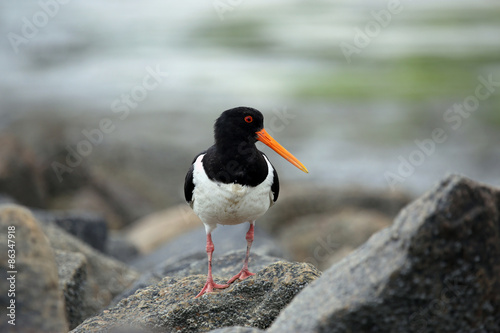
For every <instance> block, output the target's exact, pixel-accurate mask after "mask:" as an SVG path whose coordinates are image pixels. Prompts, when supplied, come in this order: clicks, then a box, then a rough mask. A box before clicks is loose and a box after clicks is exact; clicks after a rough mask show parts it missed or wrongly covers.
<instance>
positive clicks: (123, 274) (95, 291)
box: [43, 224, 139, 318]
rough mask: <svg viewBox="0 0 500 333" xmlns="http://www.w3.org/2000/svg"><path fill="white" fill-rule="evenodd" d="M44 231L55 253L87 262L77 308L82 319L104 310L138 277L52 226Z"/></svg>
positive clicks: (125, 267)
mask: <svg viewBox="0 0 500 333" xmlns="http://www.w3.org/2000/svg"><path fill="white" fill-rule="evenodd" d="M43 231H44V233H45V234H46V235H47V237H48V238H49V240H50V243H51V245H52V247H53V248H54V249H56V250H61V251H64V252H76V253H81V254H82V255H83V256H85V258H86V260H87V263H88V265H87V282H86V288H85V294H84V296H83V303H82V304H81V305H80V311H81V316H82V318H87V317H89V316H91V315H93V314H95V313H96V312H98V311H100V310H101V309H103V308H104V307H105V306H107V305H108V304H109V303H110V302H111V300H112V299H113V298H114V297H115V296H117V295H119V294H120V293H122V292H123V291H124V290H126V289H127V288H128V287H129V286H130V285H131V284H132V283H133V282H134V281H135V280H136V279H137V278H138V277H139V274H138V273H137V272H136V271H134V270H133V269H131V268H129V267H128V266H126V265H125V264H123V263H121V262H119V261H117V260H115V259H112V258H110V257H108V256H106V255H104V254H102V253H101V252H99V251H97V250H95V249H93V248H92V247H90V246H88V245H87V244H85V243H83V242H82V241H80V240H79V239H77V238H76V237H74V236H72V235H70V234H68V233H66V232H65V231H64V230H62V229H61V228H59V227H57V226H55V225H53V224H45V225H44V226H43Z"/></svg>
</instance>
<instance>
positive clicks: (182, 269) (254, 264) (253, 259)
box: [113, 250, 283, 304]
mask: <svg viewBox="0 0 500 333" xmlns="http://www.w3.org/2000/svg"><path fill="white" fill-rule="evenodd" d="M245 253H246V250H240V251H234V252H230V253H227V254H225V255H224V256H217V257H215V256H214V258H213V259H212V272H213V274H215V275H218V276H220V277H222V278H224V279H226V280H229V279H230V278H231V277H232V276H233V275H235V274H236V273H238V272H239V270H240V269H241V266H242V265H243V260H244V258H245ZM282 260H283V259H280V258H276V257H270V256H265V255H259V254H256V253H252V252H251V253H250V260H249V267H250V271H252V272H258V271H260V270H262V269H264V268H265V267H267V266H269V265H271V264H273V263H276V262H278V261H282ZM207 270H208V263H207V254H206V253H205V252H197V253H194V254H192V255H190V256H188V257H185V258H183V259H182V260H178V259H177V258H170V259H169V260H166V261H164V262H163V263H161V264H159V265H157V266H156V267H155V268H154V269H153V270H152V271H151V272H148V273H146V274H143V275H142V276H141V277H140V278H139V279H138V280H137V281H136V282H135V283H134V284H133V285H132V287H130V288H129V289H127V290H126V291H125V292H123V293H122V294H121V295H119V296H117V297H116V298H115V299H114V300H113V304H116V303H118V302H119V301H120V300H122V299H123V298H126V297H129V296H130V295H133V294H134V293H135V292H136V291H137V290H139V289H142V288H146V287H147V286H150V285H152V284H155V283H158V282H160V281H161V280H162V279H163V278H164V277H166V276H172V277H188V276H190V275H198V274H206V273H207Z"/></svg>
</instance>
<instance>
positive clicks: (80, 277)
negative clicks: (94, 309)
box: [55, 250, 87, 329]
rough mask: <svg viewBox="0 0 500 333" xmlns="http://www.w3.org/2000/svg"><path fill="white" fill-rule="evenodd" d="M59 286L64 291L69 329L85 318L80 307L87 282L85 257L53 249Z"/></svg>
mask: <svg viewBox="0 0 500 333" xmlns="http://www.w3.org/2000/svg"><path fill="white" fill-rule="evenodd" d="M55 258H56V263H57V270H58V275H59V287H60V288H61V290H62V291H63V293H64V299H65V303H66V318H67V320H68V323H69V329H73V328H75V327H76V326H78V325H79V324H80V323H81V322H82V321H83V320H84V319H85V318H83V313H82V312H81V311H80V308H81V306H82V304H83V302H84V296H85V288H86V284H87V259H86V258H85V256H84V255H83V254H80V253H75V252H64V251H59V250H56V251H55Z"/></svg>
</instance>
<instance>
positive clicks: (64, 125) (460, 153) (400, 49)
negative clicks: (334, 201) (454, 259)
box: [0, 0, 500, 202]
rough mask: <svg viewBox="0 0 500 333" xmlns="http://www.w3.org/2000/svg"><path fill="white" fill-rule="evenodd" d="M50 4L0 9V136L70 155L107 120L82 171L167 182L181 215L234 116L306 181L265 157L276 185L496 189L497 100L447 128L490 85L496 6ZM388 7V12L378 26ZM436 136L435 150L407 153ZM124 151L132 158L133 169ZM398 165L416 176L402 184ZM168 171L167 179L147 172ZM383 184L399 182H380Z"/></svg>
mask: <svg viewBox="0 0 500 333" xmlns="http://www.w3.org/2000/svg"><path fill="white" fill-rule="evenodd" d="M62 2H63V1H61V3H59V2H57V5H54V3H55V2H54V1H40V2H38V1H24V0H23V1H20V0H19V1H3V2H2V3H1V4H0V32H1V35H2V38H1V39H0V73H1V75H0V117H1V118H0V122H1V125H0V129H1V130H2V131H7V132H11V133H15V134H16V135H17V136H19V137H21V138H23V139H24V140H25V141H26V142H28V144H30V145H33V146H36V149H37V150H38V151H40V150H43V149H44V148H43V147H44V146H54V145H57V144H58V142H57V141H58V140H62V139H64V140H67V142H70V143H72V144H74V145H76V144H77V143H78V142H80V141H81V140H84V139H85V136H84V135H83V134H82V130H84V129H87V130H92V129H95V128H99V122H100V121H101V120H102V119H103V118H109V119H111V120H112V122H113V125H114V126H115V127H114V130H113V131H112V132H111V133H109V134H105V136H104V140H103V142H102V143H100V144H99V145H98V146H97V145H96V147H94V148H93V149H94V151H93V152H92V154H90V155H89V156H87V157H85V161H86V163H89V164H90V165H91V166H96V165H100V164H99V163H101V160H102V159H113V158H115V160H116V161H115V163H114V164H112V167H110V169H113V168H114V169H115V170H119V169H124V168H126V167H127V166H128V167H129V168H131V169H136V170H146V171H145V172H146V174H144V175H143V176H142V177H143V178H147V177H152V178H154V179H155V182H156V183H162V182H164V181H167V180H168V179H174V180H173V181H172V182H173V183H172V184H174V185H175V186H176V187H178V188H179V190H178V191H177V190H175V191H174V192H175V193H174V197H175V199H173V200H172V201H178V202H180V201H182V194H181V190H180V188H181V186H182V183H183V177H184V172H185V170H187V168H188V166H189V163H190V162H191V159H192V157H193V156H194V154H196V153H197V152H199V151H201V150H202V149H205V148H206V147H207V146H208V145H209V144H210V143H211V142H212V124H213V121H214V120H215V118H216V117H217V116H218V115H219V114H220V112H222V111H223V110H226V109H229V108H232V107H235V106H240V105H246V106H252V107H255V108H257V109H259V110H261V111H262V112H263V113H264V115H265V116H266V120H267V123H266V124H267V126H268V127H272V128H271V131H270V132H273V134H274V136H275V138H276V139H278V141H280V142H281V143H282V144H283V145H284V146H285V147H287V148H288V149H289V150H290V151H292V152H293V153H294V155H295V156H297V157H298V158H299V159H300V160H301V161H302V162H303V163H304V164H305V165H306V166H307V167H308V168H309V170H310V174H309V175H305V174H301V173H300V172H299V171H298V170H296V169H295V168H293V167H291V166H290V165H289V164H287V163H286V162H285V161H284V160H282V159H281V158H279V157H278V156H274V155H273V153H269V154H268V155H271V156H272V160H273V163H274V164H275V166H276V167H277V168H278V171H279V172H280V175H281V177H282V178H283V179H286V180H287V181H299V182H312V183H314V184H318V185H328V186H333V187H337V186H338V187H341V186H351V185H354V186H360V187H364V188H380V189H402V190H408V191H411V192H414V193H421V192H422V191H424V190H426V189H428V188H429V187H430V186H431V185H432V184H433V183H435V182H436V181H438V180H439V179H441V178H442V177H443V176H444V175H445V174H446V173H448V172H460V173H464V174H465V175H467V176H469V177H472V178H474V179H476V180H480V181H484V182H488V183H491V184H496V185H500V178H499V175H498V165H499V162H500V147H499V145H498V142H499V138H500V134H499V128H500V91H497V90H500V87H496V88H495V91H494V92H493V93H491V95H490V96H489V97H488V98H486V99H484V100H480V101H479V104H478V105H477V107H476V108H475V109H474V111H473V112H470V114H469V115H468V116H467V117H463V116H460V119H458V118H456V116H457V114H455V113H453V114H452V113H449V114H448V116H450V117H451V116H452V115H454V116H455V118H453V120H450V119H448V120H447V119H446V118H445V114H446V112H451V111H448V110H449V109H450V108H452V107H453V105H454V104H455V103H463V102H464V101H465V100H466V99H467V98H468V97H469V96H474V94H475V93H476V88H477V87H478V85H480V84H481V81H479V80H478V77H479V76H481V77H483V78H484V79H486V80H488V77H490V78H492V80H493V81H494V82H499V81H500V3H499V2H497V1H482V0H479V1H478V0H464V1H439V2H436V1H428V0H424V1H403V0H402V1H400V2H394V1H273V2H268V1H262V0H258V1H192V0H191V1H176V2H174V1H157V0H148V1H141V2H138V1H130V0H121V1H95V0H87V1H65V3H62ZM390 6H395V7H394V8H398V9H397V11H398V12H397V13H392V14H391V15H390V18H388V19H387V16H385V17H384V16H383V13H386V12H389V13H391V12H390V11H389V9H390V8H392V7H390ZM384 11H385V12H384ZM40 12H45V13H46V14H45V17H46V18H48V19H47V20H44V15H43V14H40ZM52 14H53V15H52ZM381 15H382V18H380V17H381ZM52 16H53V17H52ZM376 17H379V19H384V20H386V21H384V24H385V25H386V26H382V24H381V23H375V24H374V23H373V22H377V21H376ZM26 22H29V23H31V25H32V28H31V29H30V28H29V27H28V28H27V27H24V28H23V26H25V25H29V23H26ZM370 22H371V23H370ZM380 22H382V21H380ZM35 24H36V25H35ZM370 24H371V26H370ZM377 24H378V27H379V29H378V30H377ZM37 25H38V26H39V27H37ZM367 25H368V26H367ZM33 26H34V29H33ZM23 29H24V34H23ZM366 29H372V30H370V31H369V33H370V34H371V35H372V37H369V38H368V40H369V44H368V45H364V46H363V47H358V51H357V53H352V54H351V56H350V57H348V58H349V59H347V58H346V56H345V54H344V52H343V51H342V47H341V45H346V44H350V45H352V46H355V45H356V41H355V38H358V39H359V38H360V37H359V36H358V37H356V36H357V35H359V31H363V32H365V34H366ZM26 33H28V36H26ZM13 34H15V35H16V36H18V37H16V38H17V39H15V40H16V41H17V42H14V43H13V38H15V37H14V35H13ZM19 38H21V39H19ZM22 38H24V39H22ZM358 42H359V40H358ZM364 42H366V38H365V40H364ZM16 43H17V44H16ZM342 43H344V44H342ZM359 45H360V44H359V43H358V46H359ZM155 70H156V71H160V72H162V73H168V76H164V77H162V79H161V80H160V81H161V82H160V81H159V82H158V83H159V84H158V85H157V86H156V87H155V88H154V89H151V90H148V91H147V96H145V97H144V99H141V100H140V101H137V103H134V104H135V105H134V106H133V107H132V106H131V107H129V113H127V115H126V117H124V118H125V119H124V120H121V119H120V117H119V116H120V115H123V113H122V112H114V111H116V109H113V103H116V101H117V100H120V99H121V98H122V96H123V94H125V95H126V94H130V93H131V92H132V91H133V89H134V87H137V86H142V85H143V80H144V78H145V77H146V76H147V75H148V73H149V72H150V71H155ZM151 82H153V81H151ZM138 91H139V90H137V91H136V93H137V94H138ZM482 91H486V90H484V88H483V90H482ZM141 98H142V97H141ZM469 101H470V98H469ZM120 105H122V106H123V105H125V104H123V103H122V104H120ZM114 106H115V107H116V106H117V104H115V105H114ZM459 121H460V123H459ZM436 128H441V129H443V131H444V133H445V135H446V140H444V142H442V143H436V145H435V148H433V149H431V148H432V147H431V146H427V147H428V149H430V151H428V152H429V154H427V153H426V154H425V155H424V154H423V153H415V151H417V150H420V151H422V149H421V148H419V147H418V146H417V145H416V143H415V140H421V141H422V140H428V139H431V138H432V133H433V130H434V129H436ZM424 142H428V141H424ZM120 147H121V148H120ZM156 148H158V149H159V150H158V151H159V152H161V153H159V154H158V155H157V156H156V157H154V158H152V157H151V156H149V155H148V154H147V153H144V152H145V151H146V152H147V151H148V150H154V149H156ZM119 149H122V150H123V151H124V153H122V155H120V154H118V153H116V152H117V151H118V150H119ZM262 149H263V150H264V151H266V152H267V148H266V147H263V148H262ZM49 150H50V149H49ZM129 152H130V154H135V153H137V152H140V153H141V154H144V155H140V156H142V157H140V158H139V159H137V160H136V161H135V162H131V161H129V160H128V159H127V158H126V157H123V156H127V154H128V153H129ZM49 153H50V152H49ZM424 153H425V151H424ZM412 154H413V155H412ZM422 156H424V157H423V160H422ZM402 159H404V160H407V161H409V160H410V159H413V161H414V162H418V163H413V162H410V163H411V164H413V165H412V166H413V170H410V171H408V170H407V171H408V172H406V171H404V167H403V169H401V170H403V171H404V172H403V175H402V174H401V170H399V171H398V168H402V167H401V164H402V163H403V162H401V161H402ZM165 160H169V161H170V162H171V163H176V164H177V165H178V168H173V169H168V168H166V169H163V171H162V169H161V168H159V171H158V172H157V173H154V172H151V173H150V174H147V172H148V170H149V169H148V167H149V166H150V165H152V164H154V163H157V164H158V165H160V166H162V165H163V164H162V163H163V161H165ZM49 162H50V161H49ZM134 163H135V164H134ZM417 164H418V165H417ZM141 167H142V168H143V169H141ZM111 172H115V173H119V171H111ZM389 173H392V175H397V176H399V177H400V178H398V180H397V181H395V182H392V185H391V183H390V182H388V180H387V179H388V175H389Z"/></svg>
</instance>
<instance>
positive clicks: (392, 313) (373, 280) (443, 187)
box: [269, 175, 500, 333]
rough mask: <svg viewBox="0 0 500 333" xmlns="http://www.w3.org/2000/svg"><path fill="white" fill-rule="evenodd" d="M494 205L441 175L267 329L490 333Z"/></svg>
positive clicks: (498, 289)
mask: <svg viewBox="0 0 500 333" xmlns="http://www.w3.org/2000/svg"><path fill="white" fill-rule="evenodd" d="M499 199H500V191H499V190H498V189H493V188H490V187H488V186H485V185H481V184H478V183H475V182H473V181H471V180H469V179H466V178H463V177H460V176H456V175H454V176H450V177H448V178H446V179H445V180H444V181H442V182H441V183H440V184H439V186H437V188H435V189H434V190H433V191H431V192H429V193H427V194H425V195H424V196H423V197H421V198H420V199H418V200H416V201H415V202H413V203H412V204H411V205H409V206H408V207H406V208H405V209H404V210H403V211H402V212H401V213H400V214H399V216H398V217H397V218H396V220H395V222H394V224H393V225H392V226H391V227H389V228H387V229H384V230H382V231H380V232H378V233H377V234H375V235H373V236H372V237H371V238H370V240H369V241H368V242H367V243H365V244H364V245H363V246H361V247H360V248H359V249H357V250H356V251H355V252H354V253H352V254H350V255H349V256H347V257H346V258H344V259H343V260H342V261H341V262H339V263H338V264H336V265H334V266H332V267H331V268H330V269H329V270H327V271H326V272H325V273H324V274H323V276H322V277H321V278H320V279H318V280H317V281H315V282H314V283H312V284H311V285H310V286H309V287H308V288H306V289H305V290H304V291H303V292H302V293H300V294H299V295H298V296H297V297H296V298H295V299H294V300H293V302H292V303H291V304H290V306H289V307H287V308H286V309H285V310H284V311H283V312H282V314H281V315H280V316H279V318H278V319H277V320H276V322H275V323H274V324H273V326H272V327H271V329H270V330H269V332H270V333H274V332H292V331H293V332H332V333H335V332H499V331H500V320H499V319H500V318H499V316H498V314H499V313H500V279H499V277H500V213H499V208H500V200H499Z"/></svg>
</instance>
